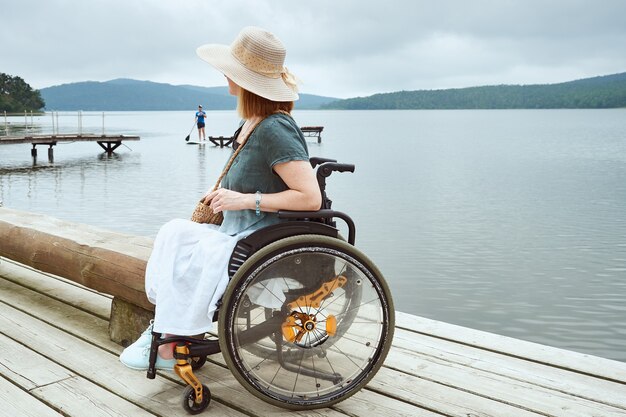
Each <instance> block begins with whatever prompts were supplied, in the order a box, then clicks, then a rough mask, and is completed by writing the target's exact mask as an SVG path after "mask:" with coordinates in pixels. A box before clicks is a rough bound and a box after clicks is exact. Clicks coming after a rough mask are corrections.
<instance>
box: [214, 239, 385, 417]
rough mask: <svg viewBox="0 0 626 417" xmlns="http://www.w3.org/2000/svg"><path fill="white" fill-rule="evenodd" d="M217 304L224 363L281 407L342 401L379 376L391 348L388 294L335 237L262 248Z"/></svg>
mask: <svg viewBox="0 0 626 417" xmlns="http://www.w3.org/2000/svg"><path fill="white" fill-rule="evenodd" d="M306 296H309V297H308V298H307V297H306ZM223 301H224V303H223V305H222V308H221V314H220V316H219V328H220V329H224V330H223V332H222V334H221V335H220V340H219V342H220V347H221V349H222V353H223V355H224V359H225V361H226V364H227V365H228V367H229V369H230V370H231V372H232V373H233V375H234V376H235V377H236V378H237V380H238V381H239V382H240V383H241V384H242V385H243V386H244V387H245V388H246V389H247V390H248V391H250V392H251V393H252V394H254V395H255V396H257V397H259V398H261V399H263V400H264V401H266V402H269V403H271V404H274V405H277V406H280V407H284V408H289V409H294V410H305V409H314V408H321V407H328V406H330V405H332V404H335V403H337V402H339V401H343V400H344V399H346V398H348V397H349V396H351V395H353V394H354V393H356V392H357V391H358V390H360V389H361V388H362V387H363V386H365V384H367V382H368V381H369V380H370V379H371V378H372V377H373V376H374V375H375V374H376V372H377V371H378V369H379V368H380V367H381V366H382V363H383V361H384V359H385V357H386V356H387V353H388V351H389V348H390V347H391V341H392V338H393V329H394V309H393V301H392V299H391V294H390V292H389V288H388V286H387V284H386V283H385V280H384V278H383V276H382V274H381V273H380V271H379V270H378V268H376V266H375V265H374V264H373V263H372V262H371V261H370V260H369V259H368V258H367V257H366V256H365V255H363V254H362V253H361V252H360V251H359V250H357V249H356V248H355V247H353V246H351V245H349V244H348V243H345V242H343V241H341V240H339V239H335V238H330V237H327V236H319V235H301V236H294V237H289V238H285V239H281V240H279V241H277V242H274V243H272V244H270V245H268V246H266V247H265V248H263V249H261V250H259V251H258V252H256V253H255V254H254V255H253V256H251V257H250V258H249V259H248V260H247V261H246V262H245V263H244V264H243V265H242V266H241V267H240V268H239V270H238V271H237V273H236V274H235V275H234V276H233V278H232V279H231V281H230V283H229V285H228V287H227V289H226V292H225V293H224V297H223Z"/></svg>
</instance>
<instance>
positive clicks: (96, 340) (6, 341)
mask: <svg viewBox="0 0 626 417" xmlns="http://www.w3.org/2000/svg"><path fill="white" fill-rule="evenodd" d="M110 308H111V298H110V297H109V296H107V295H104V294H101V293H98V292H95V291H93V290H90V289H86V288H85V287H81V286H80V285H78V284H76V283H73V282H70V281H67V280H65V279H63V278H59V277H56V276H53V275H50V274H43V273H41V272H39V271H35V270H33V269H31V268H27V267H24V266H21V265H19V264H16V263H14V262H13V261H9V260H7V259H4V258H0V404H2V406H1V407H0V415H2V416H38V417H42V416H44V417H45V416H60V415H64V416H89V417H97V416H108V417H110V416H168V417H169V416H187V415H188V414H186V412H185V411H184V410H183V408H182V407H181V405H180V402H181V394H182V391H183V388H184V387H183V385H182V384H181V382H180V381H179V379H178V378H177V377H175V376H173V375H172V374H168V373H160V374H159V376H158V377H157V379H156V380H148V379H146V377H145V373H144V372H137V371H132V370H130V369H127V368H125V367H124V366H123V365H121V364H120V363H119V361H118V355H119V353H120V352H121V350H122V347H121V346H119V345H117V344H115V343H113V342H111V341H110V340H109V336H108V329H107V328H108V325H109V323H108V317H109V312H110ZM199 376H200V378H201V379H202V380H203V382H204V383H206V384H207V385H208V386H209V387H210V388H211V391H212V394H213V400H212V402H211V404H210V405H209V408H208V409H207V410H206V411H205V412H204V413H203V414H202V415H207V416H211V415H212V416H229V417H240V416H241V417H243V416H285V417H286V416H290V417H291V416H320V417H321V416H330V417H345V416H352V417H358V416H363V417H372V416H394V417H396V416H411V417H427V416H459V417H461V416H463V417H485V416H494V417H495V416H497V417H517V416H520V417H530V416H564V417H565V416H567V417H576V416H602V417H611V416H615V417H617V416H621V417H623V416H625V415H626V363H622V362H616V361H611V360H607V359H602V358H598V357H593V356H589V355H584V354H579V353H574V352H569V351H564V350H560V349H556V348H551V347H547V346H543V345H538V344H535V343H530V342H524V341H520V340H516V339H512V338H508V337H504V336H498V335H495V334H490V333H485V332H481V331H476V330H471V329H467V328H463V327H459V326H454V325H450V324H446V323H441V322H437V321H433V320H429V319H424V318H420V317H416V316H411V315H408V314H403V313H398V314H397V329H396V334H395V338H394V342H393V347H392V349H391V351H390V353H389V356H388V358H387V360H386V362H385V366H384V367H383V368H382V369H381V370H380V371H379V373H378V374H377V375H376V377H375V378H374V379H373V380H372V381H371V382H370V383H369V384H368V386H367V387H366V388H365V389H363V390H362V391H361V392H359V393H357V394H356V395H354V396H353V397H351V398H349V399H347V400H346V401H344V402H341V403H339V404H337V405H335V406H333V407H332V408H329V409H321V410H316V411H309V412H291V411H288V410H283V409H280V408H276V407H274V406H271V405H268V404H266V403H264V402H263V401H261V400H258V399H257V398H256V397H254V396H252V395H251V394H248V392H247V391H245V390H244V389H243V388H242V387H241V386H240V385H239V383H238V382H237V381H236V380H235V378H234V377H233V376H232V375H231V374H230V371H229V370H228V369H227V368H226V366H225V364H224V361H223V359H222V357H221V355H219V354H218V355H214V356H211V357H210V360H209V361H208V363H207V364H206V365H205V366H204V367H203V368H202V370H201V371H200V372H199Z"/></svg>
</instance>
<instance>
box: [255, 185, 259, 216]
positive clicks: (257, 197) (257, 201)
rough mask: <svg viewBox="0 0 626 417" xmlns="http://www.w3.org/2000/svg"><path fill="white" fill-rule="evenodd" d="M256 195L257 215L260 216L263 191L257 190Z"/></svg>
mask: <svg viewBox="0 0 626 417" xmlns="http://www.w3.org/2000/svg"><path fill="white" fill-rule="evenodd" d="M254 195H255V198H256V199H255V204H256V215H257V216H260V215H261V192H260V191H257V192H256V193H254Z"/></svg>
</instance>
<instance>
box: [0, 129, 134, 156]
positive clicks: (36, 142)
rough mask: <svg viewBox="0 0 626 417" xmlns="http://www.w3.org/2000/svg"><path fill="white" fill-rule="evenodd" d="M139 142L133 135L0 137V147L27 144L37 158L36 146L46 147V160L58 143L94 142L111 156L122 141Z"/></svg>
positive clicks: (32, 154)
mask: <svg viewBox="0 0 626 417" xmlns="http://www.w3.org/2000/svg"><path fill="white" fill-rule="evenodd" d="M128 140H139V136H134V135H93V134H62V135H31V136H0V145H14V144H22V143H28V144H31V145H32V146H33V148H32V149H31V151H30V154H31V156H32V157H33V158H36V157H37V146H42V145H43V146H48V158H49V159H50V160H52V159H53V157H54V153H53V152H54V151H53V149H52V147H53V146H55V145H56V144H57V143H60V142H96V143H97V144H98V145H100V147H101V148H102V149H103V150H104V151H105V152H106V153H107V154H109V155H110V154H112V153H113V152H114V151H115V150H116V149H117V148H118V147H119V146H120V145H122V142H123V141H128Z"/></svg>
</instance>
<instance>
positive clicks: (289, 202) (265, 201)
mask: <svg viewBox="0 0 626 417" xmlns="http://www.w3.org/2000/svg"><path fill="white" fill-rule="evenodd" d="M274 171H275V172H276V173H277V174H278V175H279V176H280V178H281V179H282V180H283V181H284V182H285V184H287V187H289V189H288V190H285V191H281V192H280V193H273V194H262V195H261V210H262V211H269V212H276V211H278V210H298V211H302V210H306V211H308V210H319V209H320V206H321V205H322V196H321V193H320V189H319V185H318V184H317V179H316V178H315V171H314V170H313V168H311V164H310V163H309V162H308V161H289V162H284V163H281V164H276V165H275V166H274ZM206 201H211V208H212V209H213V211H214V212H216V213H217V212H220V211H224V210H245V209H248V210H255V209H256V196H255V194H242V193H238V192H236V191H231V190H227V189H224V188H220V189H219V190H215V191H213V192H212V193H209V194H208V195H207V196H206V199H205V202H206Z"/></svg>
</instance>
